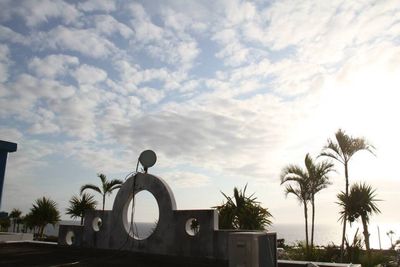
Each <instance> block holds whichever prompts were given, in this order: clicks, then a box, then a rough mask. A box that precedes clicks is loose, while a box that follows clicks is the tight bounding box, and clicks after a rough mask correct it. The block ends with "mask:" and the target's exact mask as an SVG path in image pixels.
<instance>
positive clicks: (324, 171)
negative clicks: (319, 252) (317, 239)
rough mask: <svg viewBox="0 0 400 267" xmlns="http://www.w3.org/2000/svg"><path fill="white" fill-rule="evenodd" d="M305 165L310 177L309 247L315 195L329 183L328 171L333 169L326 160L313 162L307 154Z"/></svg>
mask: <svg viewBox="0 0 400 267" xmlns="http://www.w3.org/2000/svg"><path fill="white" fill-rule="evenodd" d="M304 162H305V165H306V169H307V172H308V175H309V179H310V190H311V192H310V201H311V247H314V227H315V195H316V194H317V193H318V192H319V191H321V190H322V189H325V188H327V187H328V185H330V184H331V183H330V182H329V177H328V173H329V172H331V171H333V170H334V169H333V164H332V163H330V162H328V161H323V162H319V163H317V162H314V161H313V159H312V158H311V156H310V155H309V154H307V155H306V157H305V160H304Z"/></svg>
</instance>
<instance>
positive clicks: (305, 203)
mask: <svg viewBox="0 0 400 267" xmlns="http://www.w3.org/2000/svg"><path fill="white" fill-rule="evenodd" d="M303 205H304V220H305V230H306V251H307V255H308V211H307V201H303Z"/></svg>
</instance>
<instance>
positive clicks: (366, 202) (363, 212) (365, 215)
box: [337, 183, 380, 254]
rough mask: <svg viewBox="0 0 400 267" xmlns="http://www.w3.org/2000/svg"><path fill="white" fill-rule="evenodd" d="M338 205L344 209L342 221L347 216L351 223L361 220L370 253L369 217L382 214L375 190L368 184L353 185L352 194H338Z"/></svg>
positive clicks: (366, 245)
mask: <svg viewBox="0 0 400 267" xmlns="http://www.w3.org/2000/svg"><path fill="white" fill-rule="evenodd" d="M337 197H338V199H339V202H338V204H339V205H340V206H341V207H342V210H341V212H340V215H341V219H344V218H345V216H347V220H348V221H349V222H350V223H353V222H354V221H356V220H358V219H359V218H361V222H362V225H363V229H364V232H363V234H364V242H365V247H366V249H367V252H368V254H369V253H370V245H369V232H368V223H369V217H370V215H372V214H373V213H380V210H379V208H378V207H377V205H376V201H379V199H376V194H375V190H374V189H372V187H371V186H370V185H367V184H366V183H363V184H361V183H359V184H353V185H352V186H351V188H350V194H349V195H346V194H345V193H344V192H341V193H339V194H338V196H337Z"/></svg>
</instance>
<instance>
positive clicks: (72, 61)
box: [28, 54, 79, 78]
mask: <svg viewBox="0 0 400 267" xmlns="http://www.w3.org/2000/svg"><path fill="white" fill-rule="evenodd" d="M78 64H79V59H78V58H77V57H73V56H68V55H62V54H57V55H48V56H46V57H45V58H38V57H34V58H33V59H32V60H31V61H30V62H29V64H28V67H29V69H30V70H31V71H32V72H34V73H35V74H36V75H38V76H39V77H47V78H55V77H57V76H59V75H60V76H64V75H65V74H66V72H67V71H68V70H69V69H70V67H71V66H76V65H78Z"/></svg>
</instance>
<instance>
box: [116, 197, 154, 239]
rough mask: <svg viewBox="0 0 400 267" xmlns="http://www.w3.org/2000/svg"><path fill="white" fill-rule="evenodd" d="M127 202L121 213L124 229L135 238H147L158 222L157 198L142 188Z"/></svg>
mask: <svg viewBox="0 0 400 267" xmlns="http://www.w3.org/2000/svg"><path fill="white" fill-rule="evenodd" d="M128 203H129V205H127V206H126V210H125V212H124V213H123V216H125V218H123V220H124V225H125V230H126V231H127V232H128V233H129V235H130V236H131V237H133V238H135V239H137V240H143V239H146V238H148V237H149V236H151V234H152V233H153V232H154V231H155V230H156V228H157V224H158V219H159V215H160V213H159V208H158V204H157V200H156V199H155V198H154V196H153V194H152V193H150V192H149V191H147V190H142V191H140V192H138V193H136V194H135V199H134V201H133V199H131V200H130V201H129V202H128ZM133 203H134V204H135V205H133ZM132 212H133V215H132Z"/></svg>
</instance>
